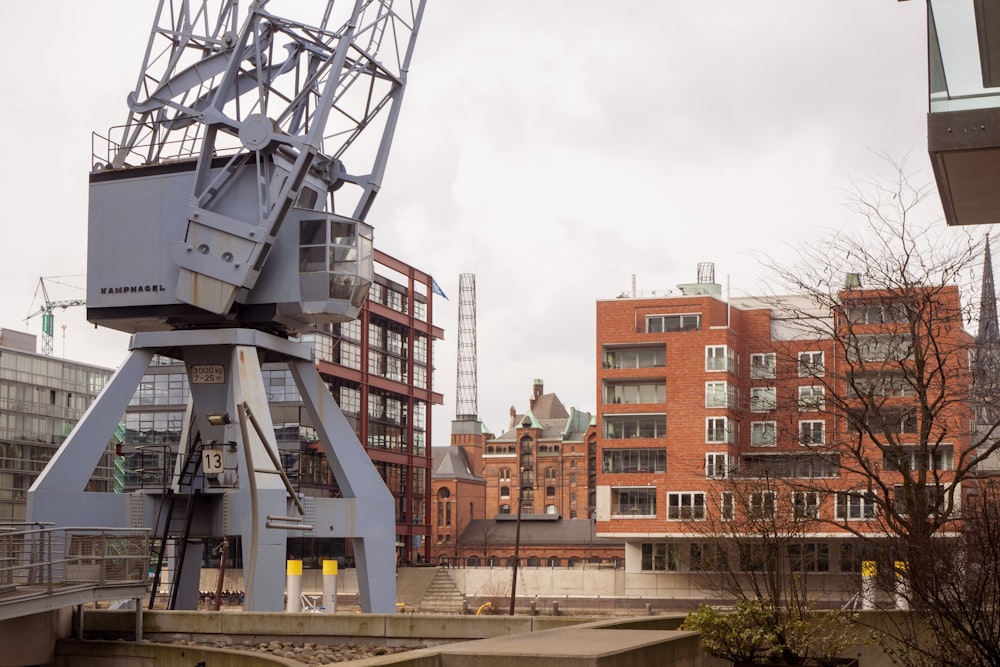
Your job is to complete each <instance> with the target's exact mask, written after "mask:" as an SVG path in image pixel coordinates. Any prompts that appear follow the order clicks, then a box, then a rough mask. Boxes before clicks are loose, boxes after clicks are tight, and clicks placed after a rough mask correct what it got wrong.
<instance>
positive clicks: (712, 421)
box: [705, 417, 733, 443]
mask: <svg viewBox="0 0 1000 667" xmlns="http://www.w3.org/2000/svg"><path fill="white" fill-rule="evenodd" d="M730 426H731V425H730V423H729V419H727V418H726V417H709V418H708V419H706V420H705V442H709V443H731V442H732V441H733V432H732V429H731V428H730Z"/></svg>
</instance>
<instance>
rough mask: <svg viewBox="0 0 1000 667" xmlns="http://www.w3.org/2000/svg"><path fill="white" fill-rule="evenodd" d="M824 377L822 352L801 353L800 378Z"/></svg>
mask: <svg viewBox="0 0 1000 667" xmlns="http://www.w3.org/2000/svg"><path fill="white" fill-rule="evenodd" d="M821 375H823V353H822V352H799V377H819V376H821Z"/></svg>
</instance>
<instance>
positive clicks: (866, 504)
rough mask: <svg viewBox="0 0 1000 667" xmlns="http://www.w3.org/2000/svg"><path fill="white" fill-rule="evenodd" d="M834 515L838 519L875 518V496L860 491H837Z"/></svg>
mask: <svg viewBox="0 0 1000 667" xmlns="http://www.w3.org/2000/svg"><path fill="white" fill-rule="evenodd" d="M834 517H835V518H837V519H838V520H840V521H858V520H864V519H873V518H875V497H874V494H872V493H867V492H862V491H838V492H837V495H836V503H835V506H834Z"/></svg>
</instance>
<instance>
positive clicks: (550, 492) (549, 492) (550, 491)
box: [545, 484, 556, 514]
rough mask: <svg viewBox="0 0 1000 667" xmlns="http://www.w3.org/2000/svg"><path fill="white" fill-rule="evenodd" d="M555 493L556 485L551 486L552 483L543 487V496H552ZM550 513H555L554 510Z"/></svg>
mask: <svg viewBox="0 0 1000 667" xmlns="http://www.w3.org/2000/svg"><path fill="white" fill-rule="evenodd" d="M555 495H556V487H555V486H553V485H551V484H550V485H549V486H546V487H545V497H546V498H554V497H555ZM553 507H555V505H553ZM546 513H547V514H548V512H546ZM552 514H555V512H552Z"/></svg>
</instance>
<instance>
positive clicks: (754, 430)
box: [750, 422, 777, 447]
mask: <svg viewBox="0 0 1000 667" xmlns="http://www.w3.org/2000/svg"><path fill="white" fill-rule="evenodd" d="M776 433H777V423H776V422H750V446H751V447H774V446H775V445H776V444H777V435H776Z"/></svg>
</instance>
